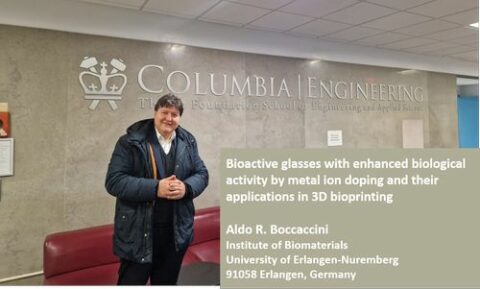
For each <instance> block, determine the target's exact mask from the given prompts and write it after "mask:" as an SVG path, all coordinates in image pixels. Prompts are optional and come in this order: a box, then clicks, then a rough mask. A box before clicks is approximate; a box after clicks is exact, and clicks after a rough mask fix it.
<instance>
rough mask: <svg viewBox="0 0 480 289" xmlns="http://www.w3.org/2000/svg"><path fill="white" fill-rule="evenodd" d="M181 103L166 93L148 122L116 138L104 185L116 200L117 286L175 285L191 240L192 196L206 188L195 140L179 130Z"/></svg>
mask: <svg viewBox="0 0 480 289" xmlns="http://www.w3.org/2000/svg"><path fill="white" fill-rule="evenodd" d="M182 113H183V104H182V101H181V100H180V99H179V98H178V97H176V96H175V95H172V94H167V95H164V96H162V97H161V98H160V99H159V100H158V101H157V103H156V105H155V112H154V117H153V119H146V120H142V121H139V122H136V123H134V124H133V125H131V126H130V127H129V128H128V129H127V134H125V135H123V136H122V137H120V139H119V140H118V141H117V144H116V146H115V149H114V151H113V154H112V158H111V160H110V164H109V166H108V172H107V177H106V181H105V187H106V189H107V191H108V192H109V193H110V194H111V195H113V196H115V197H116V198H117V201H116V206H115V225H114V237H113V250H114V253H115V255H117V256H118V257H119V258H120V260H121V264H120V269H119V272H118V273H119V275H118V284H119V285H144V284H146V283H147V281H148V279H149V278H150V283H151V284H152V285H175V284H176V282H177V278H178V273H179V271H180V267H181V264H182V260H183V256H184V254H185V251H186V250H187V248H188V245H189V244H190V242H191V241H192V239H193V217H194V214H195V208H194V205H193V198H195V197H197V196H199V195H200V194H201V193H202V192H203V190H204V189H205V188H206V187H207V185H208V171H207V168H206V167H205V164H204V163H203V161H202V159H201V158H200V156H199V154H198V149H197V144H196V142H195V138H194V137H193V135H192V134H191V133H189V132H188V131H187V130H185V129H184V128H182V127H180V126H179V121H180V117H181V116H182Z"/></svg>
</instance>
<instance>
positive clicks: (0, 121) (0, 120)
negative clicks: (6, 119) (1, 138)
mask: <svg viewBox="0 0 480 289" xmlns="http://www.w3.org/2000/svg"><path fill="white" fill-rule="evenodd" d="M2 127H3V120H2V119H1V118H0V128H2Z"/></svg>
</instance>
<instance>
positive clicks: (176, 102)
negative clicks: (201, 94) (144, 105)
mask: <svg viewBox="0 0 480 289" xmlns="http://www.w3.org/2000/svg"><path fill="white" fill-rule="evenodd" d="M161 107H175V108H176V109H178V111H179V112H180V116H182V114H183V103H182V100H181V99H180V98H178V97H176V96H175V95H173V94H171V93H169V94H165V95H164V96H162V97H160V99H159V100H158V101H157V103H156V104H155V111H157V110H158V109H159V108H161Z"/></svg>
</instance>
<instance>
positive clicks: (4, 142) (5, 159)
mask: <svg viewBox="0 0 480 289" xmlns="http://www.w3.org/2000/svg"><path fill="white" fill-rule="evenodd" d="M4 176H13V138H1V139H0V177H4Z"/></svg>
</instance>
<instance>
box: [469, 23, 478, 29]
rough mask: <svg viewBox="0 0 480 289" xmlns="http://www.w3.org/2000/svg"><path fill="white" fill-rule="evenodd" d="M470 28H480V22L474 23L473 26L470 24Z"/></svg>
mask: <svg viewBox="0 0 480 289" xmlns="http://www.w3.org/2000/svg"><path fill="white" fill-rule="evenodd" d="M470 26H472V27H475V28H478V22H477V23H472V24H470Z"/></svg>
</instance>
